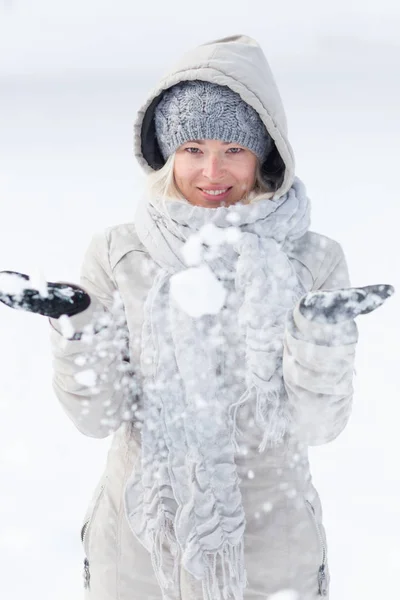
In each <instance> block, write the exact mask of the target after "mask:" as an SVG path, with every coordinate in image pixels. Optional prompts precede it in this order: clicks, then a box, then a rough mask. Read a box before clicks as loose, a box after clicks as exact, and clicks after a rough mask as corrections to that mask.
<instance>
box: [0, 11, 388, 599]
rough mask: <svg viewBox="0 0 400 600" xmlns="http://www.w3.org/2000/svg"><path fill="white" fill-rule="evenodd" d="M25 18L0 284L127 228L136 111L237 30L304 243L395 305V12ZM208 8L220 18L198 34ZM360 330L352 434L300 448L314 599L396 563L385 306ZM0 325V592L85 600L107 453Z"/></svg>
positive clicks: (29, 344)
mask: <svg viewBox="0 0 400 600" xmlns="http://www.w3.org/2000/svg"><path fill="white" fill-rule="evenodd" d="M28 4H29V3H23V2H17V1H15V2H13V3H12V4H11V1H10V2H9V5H11V7H10V8H9V9H8V11H7V14H6V13H5V12H4V14H1V11H2V8H0V16H1V20H0V44H1V46H0V50H1V51H0V74H1V75H3V74H4V77H1V83H0V86H1V87H0V98H1V105H2V110H1V111H0V130H1V137H0V198H1V201H0V210H1V219H0V257H1V270H16V271H21V272H23V273H28V274H32V273H34V272H35V269H37V270H38V271H39V272H40V271H41V272H43V273H45V274H46V277H47V278H48V279H49V280H50V281H57V280H65V281H68V280H70V281H72V282H73V281H75V282H77V281H78V279H79V267H80V263H81V260H82V257H83V253H84V251H85V248H86V246H87V244H88V242H89V239H90V237H91V235H92V234H93V233H94V232H95V231H98V230H101V229H102V228H105V227H108V226H110V225H113V224H117V223H122V222H125V221H130V220H132V215H133V213H134V204H135V202H136V201H137V199H138V198H140V195H141V192H142V190H143V189H144V181H143V178H142V173H141V171H140V169H139V167H138V166H137V165H136V163H135V161H134V159H133V157H132V120H133V118H134V110H136V109H137V108H139V106H141V104H142V102H143V100H144V96H145V95H147V93H148V91H149V90H150V89H151V88H152V87H153V86H154V83H155V81H156V80H157V79H158V78H159V77H160V76H161V74H162V73H161V70H164V69H166V68H168V67H169V65H170V61H171V60H176V59H177V58H178V55H179V54H180V52H183V51H184V50H185V49H186V48H187V46H188V44H196V43H202V42H204V41H206V40H209V39H216V38H217V37H220V36H221V35H229V34H231V33H232V32H237V31H246V32H248V33H249V34H250V35H253V36H254V37H256V38H258V39H260V40H261V41H262V42H263V44H264V46H265V49H266V50H268V53H269V56H270V58H271V63H272V67H273V69H274V72H275V73H276V78H277V80H278V84H279V87H280V90H281V94H282V96H283V99H284V103H285V107H286V110H287V113H288V121H289V132H290V139H291V140H292V144H293V147H294V150H295V155H296V163H297V171H298V174H299V176H300V177H301V178H302V179H303V180H304V181H305V183H306V185H307V189H308V193H309V195H310V197H311V199H312V201H313V211H312V229H313V230H314V231H318V232H322V233H324V234H326V235H328V236H331V237H333V238H334V239H337V240H338V241H339V242H340V243H341V244H342V246H343V248H344V250H345V253H346V257H347V259H348V263H349V266H350V273H351V277H352V281H353V284H354V285H360V286H361V285H368V284H373V283H382V282H387V283H391V284H393V285H394V286H395V287H396V288H397V292H398V293H399V291H400V280H399V269H398V258H397V256H398V252H397V247H396V244H397V239H398V223H399V203H398V193H397V188H398V183H397V172H398V156H399V147H398V144H399V142H398V140H399V139H400V119H399V112H398V111H399V108H398V107H399V105H400V103H399V100H400V98H399V84H398V81H397V80H396V78H395V77H394V76H393V73H397V72H398V60H399V48H398V30H399V26H400V23H399V11H400V8H399V5H398V4H396V3H394V2H393V1H392V0H384V1H382V2H380V3H368V7H366V4H365V3H364V2H363V3H361V1H358V2H352V3H351V6H350V5H349V3H348V2H345V1H344V0H341V1H338V2H335V3H330V5H329V6H327V5H326V3H325V4H324V3H317V2H306V3H305V4H304V3H301V5H300V4H298V3H295V2H293V3H292V4H288V3H287V2H283V3H279V4H275V5H274V6H272V5H268V7H261V5H260V9H259V15H258V18H257V23H255V22H254V17H253V15H250V16H249V17H246V16H244V13H243V3H240V5H238V6H237V7H233V6H232V4H231V3H229V5H225V4H224V3H223V2H221V3H220V4H219V5H218V7H217V8H215V6H214V5H215V3H213V4H212V5H211V4H209V5H207V2H205V3H203V4H202V11H201V14H198V15H196V19H197V18H198V19H199V23H200V24H199V26H196V28H195V29H196V31H194V30H193V23H192V19H193V15H192V14H190V15H189V16H187V17H186V11H185V10H182V8H184V7H183V4H181V3H179V2H175V4H174V2H173V3H168V4H165V3H164V4H163V5H160V4H157V3H152V5H151V7H150V6H149V11H151V15H150V14H149V15H147V17H146V16H144V18H140V19H139V18H138V9H137V7H136V6H135V7H133V5H132V3H128V2H122V1H120V0H116V2H114V4H113V7H112V11H111V8H110V5H109V3H108V2H107V3H106V2H99V3H96V5H95V4H94V3H93V2H87V3H82V2H79V3H78V2H77V0H73V1H71V2H69V3H63V4H58V3H54V2H50V1H49V0H46V1H45V0H36V1H35V2H34V3H31V4H30V5H29V7H28ZM145 8H146V7H142V8H141V10H142V9H143V11H144V12H145ZM211 8H212V9H214V8H215V10H218V11H219V12H218V14H219V15H221V16H226V20H225V19H224V21H223V23H222V21H221V19H215V22H214V21H213V20H210V18H209V15H210V10H211ZM118 9H121V10H118ZM174 9H175V10H174ZM208 9H209V10H208ZM94 10H95V11H96V21H95V24H94V21H93V14H94V13H93V11H94ZM163 10H164V11H165V14H162V11H163ZM224 11H225V13H224ZM177 14H179V18H177V17H176V15H177ZM213 14H215V12H213ZM310 14H312V17H313V18H312V19H310ZM185 19H187V20H186V21H185ZM377 23H379V27H378V26H377ZM282 31H284V33H285V35H284V42H283V41H282ZM164 32H165V33H164ZM177 33H178V35H177ZM155 37H157V42H158V43H157V44H149V43H148V42H149V39H152V40H153V39H154V38H155ZM105 40H107V43H104V41H105ZM110 40H112V41H110ZM144 44H145V50H146V51H145V52H144V51H143V48H144V46H143V45H144ZM161 47H162V48H163V52H162V55H161V54H160V48H161ZM161 63H162V64H161ZM377 149H379V151H377ZM234 224H235V223H234V222H232V225H234ZM188 266H196V264H194V265H188ZM358 326H359V329H360V340H359V345H358V349H357V364H356V377H355V397H354V408H353V414H352V417H351V420H350V422H349V424H348V426H347V427H346V429H345V431H344V432H343V434H341V436H340V437H339V438H338V439H337V440H335V441H334V442H333V443H331V444H328V445H326V446H322V447H316V448H312V449H311V450H310V454H311V460H312V472H313V481H314V484H315V485H316V487H317V489H318V491H319V493H320V495H321V499H322V504H323V509H324V521H325V524H326V528H327V533H328V539H329V561H330V567H331V571H332V593H331V596H330V598H331V600H354V599H355V598H362V599H363V600H372V599H374V600H375V598H380V599H384V598H385V599H386V598H392V597H393V594H395V591H394V587H393V586H395V585H396V582H397V573H398V565H399V563H400V547H399V539H400V515H399V506H400V469H399V466H398V456H399V455H400V437H399V435H398V427H399V425H398V424H399V422H400V408H399V403H398V397H399V384H398V369H399V357H400V348H399V339H400V336H399V310H398V297H397V295H395V296H394V297H393V298H392V299H390V301H388V302H387V303H385V305H384V306H383V307H381V308H380V309H379V310H377V311H376V312H374V313H372V314H370V315H366V316H363V317H360V319H359V320H358ZM0 331H1V344H0V365H1V378H0V477H1V482H2V491H3V492H2V494H1V497H0V564H1V574H2V577H1V582H0V594H1V597H4V598H7V599H8V600H26V599H27V598H29V600H34V599H35V598H40V599H41V600H70V599H71V598H74V599H78V598H82V597H83V593H82V578H81V570H82V567H83V552H82V548H81V542H80V528H81V525H82V523H83V518H84V513H85V511H86V507H87V505H88V504H89V501H90V497H91V495H92V492H93V491H94V488H95V486H96V484H97V481H98V479H99V477H100V475H101V472H102V469H103V466H104V462H105V459H106V453H107V450H108V447H109V442H110V440H108V439H106V440H94V439H91V438H87V437H85V436H83V435H82V434H81V433H79V432H78V431H77V430H76V429H75V428H74V426H73V425H72V424H71V423H70V421H69V420H68V417H67V416H66V415H65V413H64V412H63V410H62V409H61V407H60V406H59V404H58V402H57V400H56V398H55V396H54V393H53V390H52V386H51V376H52V368H51V365H52V356H51V353H50V348H49V341H48V336H49V332H50V326H49V323H48V320H47V319H43V318H42V317H40V316H38V315H29V314H25V313H23V312H22V311H12V310H11V309H9V308H8V307H5V306H2V305H1V306H0ZM137 427H138V428H140V423H138V424H137ZM268 506H269V505H268V502H266V503H265V504H264V507H266V508H263V510H265V512H268V510H267V509H268ZM21 573H23V577H22V576H21ZM289 592H290V591H288V592H286V591H285V592H283V591H281V592H280V593H281V594H282V593H286V594H287V593H289ZM278 599H279V600H283V599H282V598H279V597H278V598H274V600H278ZM285 600H289V599H288V598H285ZM290 600H294V599H293V598H290Z"/></svg>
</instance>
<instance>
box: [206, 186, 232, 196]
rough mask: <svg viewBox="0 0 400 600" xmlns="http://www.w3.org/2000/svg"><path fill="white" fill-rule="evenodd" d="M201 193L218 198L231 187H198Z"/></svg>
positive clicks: (225, 193) (224, 194)
mask: <svg viewBox="0 0 400 600" xmlns="http://www.w3.org/2000/svg"><path fill="white" fill-rule="evenodd" d="M198 189H199V190H200V191H201V192H203V194H206V195H207V196H212V197H213V198H219V197H221V196H226V195H227V194H228V193H229V192H230V191H231V189H232V187H228V188H220V189H206V188H198Z"/></svg>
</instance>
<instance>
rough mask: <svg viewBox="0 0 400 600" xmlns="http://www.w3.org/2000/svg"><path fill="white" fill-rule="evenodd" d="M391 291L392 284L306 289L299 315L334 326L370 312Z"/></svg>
mask: <svg viewBox="0 0 400 600" xmlns="http://www.w3.org/2000/svg"><path fill="white" fill-rule="evenodd" d="M393 294H394V287H393V286H391V285H386V284H382V285H379V284H378V285H367V286H364V287H356V288H344V289H340V290H329V291H328V290H327V291H323V290H319V291H316V292H308V293H307V294H305V296H303V298H302V299H301V300H300V303H299V309H300V312H301V314H302V315H303V316H304V317H305V318H306V319H308V320H309V321H314V322H315V323H322V324H326V323H329V324H330V325H334V324H336V323H343V322H345V321H350V320H352V319H355V318H356V317H357V316H358V315H364V314H367V313H369V312H372V311H373V310H375V309H376V308H378V306H381V304H383V303H384V302H385V300H387V298H389V297H390V296H392V295H393Z"/></svg>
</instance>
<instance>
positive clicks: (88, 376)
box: [75, 369, 97, 387]
mask: <svg viewBox="0 0 400 600" xmlns="http://www.w3.org/2000/svg"><path fill="white" fill-rule="evenodd" d="M75 380H76V381H77V382H78V383H80V384H81V385H86V386H87V387H92V386H94V385H95V384H96V380H97V375H96V373H95V371H93V369H87V370H86V371H81V372H80V373H76V374H75Z"/></svg>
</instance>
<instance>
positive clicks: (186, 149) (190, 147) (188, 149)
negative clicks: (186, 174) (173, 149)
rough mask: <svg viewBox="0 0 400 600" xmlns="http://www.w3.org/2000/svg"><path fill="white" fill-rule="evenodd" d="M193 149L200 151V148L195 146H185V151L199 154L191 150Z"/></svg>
mask: <svg viewBox="0 0 400 600" xmlns="http://www.w3.org/2000/svg"><path fill="white" fill-rule="evenodd" d="M191 150H198V151H199V152H200V148H195V147H194V146H189V148H185V152H188V153H189V154H198V153H197V152H191Z"/></svg>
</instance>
